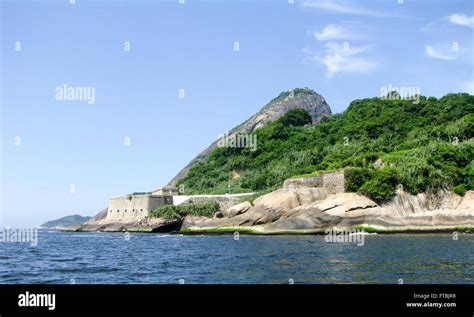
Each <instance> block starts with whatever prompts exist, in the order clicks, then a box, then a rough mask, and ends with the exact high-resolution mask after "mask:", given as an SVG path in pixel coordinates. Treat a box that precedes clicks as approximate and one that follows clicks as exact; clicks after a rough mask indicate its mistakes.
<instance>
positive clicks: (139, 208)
mask: <svg viewBox="0 0 474 317" xmlns="http://www.w3.org/2000/svg"><path fill="white" fill-rule="evenodd" d="M178 194H179V192H178V188H177V187H171V186H165V187H160V188H157V189H155V190H154V191H152V192H148V193H133V194H130V195H126V196H117V197H112V198H110V200H109V207H108V210H107V217H106V218H107V219H109V220H127V219H130V220H132V219H141V218H145V217H148V215H149V213H150V211H152V210H153V209H155V208H158V207H160V206H163V205H166V204H173V196H176V195H178Z"/></svg>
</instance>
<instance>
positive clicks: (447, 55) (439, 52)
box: [425, 45, 456, 60]
mask: <svg viewBox="0 0 474 317" xmlns="http://www.w3.org/2000/svg"><path fill="white" fill-rule="evenodd" d="M425 50H426V54H428V56H430V57H433V58H437V59H443V60H454V59H456V55H455V54H454V53H453V52H452V51H451V52H450V51H449V50H446V49H442V48H440V47H433V46H430V45H426V47H425Z"/></svg>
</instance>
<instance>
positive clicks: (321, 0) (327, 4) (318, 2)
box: [302, 0, 387, 16]
mask: <svg viewBox="0 0 474 317" xmlns="http://www.w3.org/2000/svg"><path fill="white" fill-rule="evenodd" d="M302 5H303V7H305V8H312V9H321V10H325V11H330V12H335V13H342V14H354V15H371V16H387V14H385V13H383V12H380V11H373V10H369V9H366V8H363V7H360V6H355V5H353V4H352V5H350V4H347V3H346V2H341V1H338V0H305V1H304V2H303V4H302Z"/></svg>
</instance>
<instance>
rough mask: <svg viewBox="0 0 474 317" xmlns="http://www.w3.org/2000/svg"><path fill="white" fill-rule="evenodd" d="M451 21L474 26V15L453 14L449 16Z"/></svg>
mask: <svg viewBox="0 0 474 317" xmlns="http://www.w3.org/2000/svg"><path fill="white" fill-rule="evenodd" d="M448 19H449V22H451V23H452V24H456V25H462V26H467V27H471V28H472V27H474V16H467V15H463V14H451V15H450V16H449V17H448Z"/></svg>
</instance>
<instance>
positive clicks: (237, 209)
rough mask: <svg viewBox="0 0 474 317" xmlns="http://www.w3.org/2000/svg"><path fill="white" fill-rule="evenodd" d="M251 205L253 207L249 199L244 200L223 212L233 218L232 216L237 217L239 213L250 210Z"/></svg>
mask: <svg viewBox="0 0 474 317" xmlns="http://www.w3.org/2000/svg"><path fill="white" fill-rule="evenodd" d="M250 207H252V204H251V203H250V202H249V201H244V202H243V203H240V204H237V205H234V206H232V207H230V208H228V209H226V210H225V211H224V212H223V214H224V216H225V217H229V218H232V217H235V216H237V215H240V214H243V213H244V212H246V211H247V210H249V209H250Z"/></svg>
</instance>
